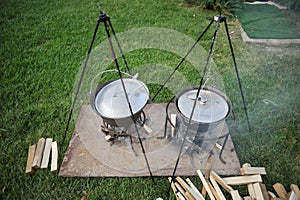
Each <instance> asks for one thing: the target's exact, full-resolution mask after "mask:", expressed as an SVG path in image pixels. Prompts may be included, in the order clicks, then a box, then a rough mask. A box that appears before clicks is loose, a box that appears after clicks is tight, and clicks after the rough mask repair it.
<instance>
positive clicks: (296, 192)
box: [290, 184, 300, 200]
mask: <svg viewBox="0 0 300 200" xmlns="http://www.w3.org/2000/svg"><path fill="white" fill-rule="evenodd" d="M290 188H291V190H292V191H293V192H295V195H296V197H297V198H298V200H300V190H299V187H298V185H295V184H291V186H290Z"/></svg>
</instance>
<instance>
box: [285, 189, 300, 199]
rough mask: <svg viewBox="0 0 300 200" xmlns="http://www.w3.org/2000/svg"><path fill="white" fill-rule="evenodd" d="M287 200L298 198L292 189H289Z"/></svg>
mask: <svg viewBox="0 0 300 200" xmlns="http://www.w3.org/2000/svg"><path fill="white" fill-rule="evenodd" d="M287 199H288V200H298V198H297V196H296V193H295V192H294V191H291V192H289V193H288V198H287Z"/></svg>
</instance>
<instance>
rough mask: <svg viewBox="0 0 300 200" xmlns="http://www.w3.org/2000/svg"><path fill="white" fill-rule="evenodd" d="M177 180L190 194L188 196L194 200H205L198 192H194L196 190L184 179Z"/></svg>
mask: <svg viewBox="0 0 300 200" xmlns="http://www.w3.org/2000/svg"><path fill="white" fill-rule="evenodd" d="M176 180H177V181H178V183H179V184H180V185H181V186H182V187H183V189H184V190H185V191H186V192H187V193H188V194H189V195H187V196H192V197H193V199H196V200H202V199H203V198H201V197H200V196H199V195H198V194H197V193H196V192H194V190H193V189H192V188H191V187H190V186H189V185H188V184H187V183H186V182H185V181H184V180H183V179H182V178H180V177H177V178H176Z"/></svg>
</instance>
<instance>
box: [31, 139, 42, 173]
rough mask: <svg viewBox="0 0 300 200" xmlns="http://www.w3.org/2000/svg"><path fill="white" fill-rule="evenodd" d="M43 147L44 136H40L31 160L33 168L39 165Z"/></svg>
mask: <svg viewBox="0 0 300 200" xmlns="http://www.w3.org/2000/svg"><path fill="white" fill-rule="evenodd" d="M44 147H45V138H40V139H39V141H38V143H37V147H36V151H35V155H34V159H33V162H32V167H33V168H34V169H38V168H40V167H41V162H42V157H43V151H44Z"/></svg>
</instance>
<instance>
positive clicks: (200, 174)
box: [197, 170, 215, 200]
mask: <svg viewBox="0 0 300 200" xmlns="http://www.w3.org/2000/svg"><path fill="white" fill-rule="evenodd" d="M197 174H198V176H199V177H200V179H201V182H202V184H203V186H204V187H205V189H206V191H207V193H208V196H209V198H210V199H211V200H215V197H214V195H213V194H212V191H211V189H210V187H209V185H208V183H207V181H206V180H205V178H204V176H203V174H202V172H201V171H200V170H197Z"/></svg>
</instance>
